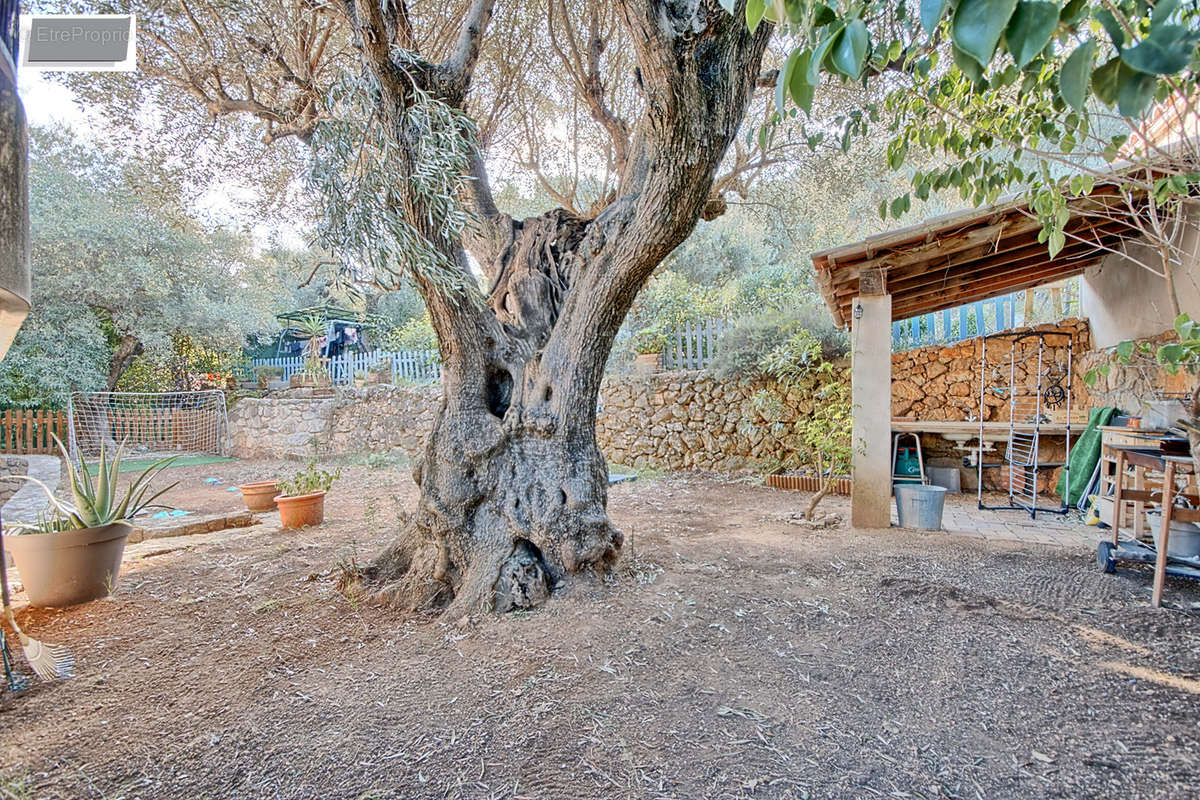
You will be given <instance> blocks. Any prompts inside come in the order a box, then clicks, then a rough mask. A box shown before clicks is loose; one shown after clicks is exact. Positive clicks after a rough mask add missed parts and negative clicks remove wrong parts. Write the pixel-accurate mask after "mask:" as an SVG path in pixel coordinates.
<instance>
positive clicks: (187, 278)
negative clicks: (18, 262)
mask: <svg viewBox="0 0 1200 800" xmlns="http://www.w3.org/2000/svg"><path fill="white" fill-rule="evenodd" d="M30 133H31V137H30V139H31V152H32V154H33V158H32V159H31V169H30V218H31V225H32V231H33V236H32V240H33V249H32V254H31V264H32V273H33V290H34V297H33V307H34V310H33V312H32V313H31V314H30V318H29V320H28V322H27V324H26V326H25V328H23V329H22V331H21V332H20V333H19V334H18V338H17V340H16V342H15V343H14V347H13V350H12V352H11V353H10V358H9V359H6V360H5V370H4V373H3V390H4V393H5V396H6V398H7V400H8V402H11V403H18V404H22V405H43V406H47V405H48V406H58V405H61V404H62V403H63V402H64V401H65V399H66V396H67V395H68V394H69V392H70V391H71V390H72V389H79V390H97V389H109V390H112V389H114V388H115V387H116V386H117V382H118V381H119V380H120V378H121V375H122V374H123V373H124V372H125V370H126V369H127V368H128V367H129V366H130V364H132V363H133V362H134V360H135V359H137V358H138V357H139V356H142V355H143V354H144V353H146V354H157V355H159V356H165V355H166V354H169V353H170V352H171V351H172V349H173V346H174V340H175V339H176V338H177V337H180V336H183V337H187V338H188V339H190V340H191V341H192V342H193V343H195V344H196V345H199V346H204V347H212V348H219V349H235V348H240V347H241V345H242V344H243V342H244V341H245V338H246V336H247V335H248V334H250V333H254V332H257V331H262V330H267V329H269V328H270V327H271V323H272V319H271V309H272V304H273V302H274V299H275V291H274V290H273V288H272V287H270V286H268V285H266V284H264V282H262V281H261V280H259V277H260V276H258V275H254V274H252V272H251V270H250V264H251V263H252V262H253V256H252V254H251V252H250V244H249V239H248V237H246V236H244V235H241V234H238V233H236V232H231V231H228V230H222V229H213V230H209V229H206V228H203V227H201V226H199V225H198V224H197V223H196V222H194V221H193V220H191V219H189V218H188V217H186V216H183V215H181V214H178V213H174V212H173V211H171V210H169V209H168V210H164V209H163V208H162V207H160V206H158V205H157V204H149V203H147V202H146V200H145V193H144V192H143V191H142V186H143V183H142V177H143V175H144V173H143V171H142V167H143V166H144V165H141V164H139V163H138V162H137V161H136V160H135V159H127V158H124V157H123V156H121V155H120V154H118V153H114V152H112V151H108V150H105V149H103V148H97V147H94V146H84V145H82V144H80V143H79V142H78V141H76V140H75V138H74V137H73V135H72V134H71V133H70V132H68V131H65V130H62V129H57V128H52V129H39V128H33V129H31V132H30Z"/></svg>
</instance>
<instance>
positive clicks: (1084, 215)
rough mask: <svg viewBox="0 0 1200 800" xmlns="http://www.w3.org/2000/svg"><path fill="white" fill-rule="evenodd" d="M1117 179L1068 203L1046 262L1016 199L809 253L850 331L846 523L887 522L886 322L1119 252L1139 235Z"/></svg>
mask: <svg viewBox="0 0 1200 800" xmlns="http://www.w3.org/2000/svg"><path fill="white" fill-rule="evenodd" d="M1115 183H1116V182H1115V181H1114V182H1111V183H1105V184H1103V185H1097V186H1096V187H1095V189H1094V191H1093V192H1092V194H1090V195H1086V196H1081V197H1076V198H1071V199H1069V200H1068V201H1067V205H1066V208H1067V211H1068V214H1069V217H1068V220H1067V223H1066V225H1065V227H1064V232H1065V235H1066V240H1065V244H1064V246H1063V247H1062V249H1061V250H1060V251H1059V252H1058V253H1056V254H1055V255H1054V256H1053V257H1051V255H1050V253H1049V250H1048V247H1047V245H1046V243H1045V242H1043V241H1039V236H1038V235H1039V232H1040V231H1041V230H1042V224H1041V222H1040V221H1039V220H1038V219H1037V215H1036V214H1034V213H1032V212H1031V211H1030V209H1029V207H1028V205H1027V204H1026V203H1025V202H1024V201H1023V200H1020V199H1011V200H1007V201H1004V202H1000V203H997V204H996V205H993V206H989V207H986V208H978V209H968V210H966V211H961V212H955V213H952V214H946V215H943V216H940V217H935V218H933V219H929V220H926V221H925V222H922V223H920V224H919V225H913V226H911V227H908V228H903V229H901V230H897V231H891V232H889V233H883V234H879V235H877V236H871V237H868V238H866V239H864V240H862V241H860V242H854V243H852V244H846V245H842V246H840V247H835V248H833V249H831V250H823V251H821V252H819V253H814V254H813V256H812V261H813V267H814V269H815V271H816V280H817V285H818V287H819V288H820V291H821V294H822V296H823V297H824V299H825V302H826V304H827V305H828V306H829V310H830V311H831V312H832V314H833V316H834V319H835V320H836V321H837V322H838V323H839V324H840V325H841V326H842V327H848V328H850V329H851V332H852V335H851V339H852V353H853V369H852V370H851V385H852V394H853V398H854V400H853V403H854V423H853V433H852V440H853V441H854V442H855V443H856V447H855V451H854V456H853V461H854V485H853V490H852V496H851V522H852V524H854V525H855V526H856V527H862V528H885V527H887V526H888V524H889V521H890V517H891V490H892V479H891V449H892V434H893V429H892V419H891V376H892V360H891V353H892V339H891V331H892V322H893V321H895V320H904V319H909V318H911V317H915V316H919V315H921V314H927V313H930V312H934V311H943V310H946V309H950V308H956V307H958V306H962V305H966V304H968V303H973V302H976V301H982V300H988V299H991V298H994V297H1000V296H1003V295H1007V294H1011V293H1013V292H1016V291H1020V290H1023V289H1030V288H1033V287H1035V286H1040V285H1043V284H1047V283H1053V282H1056V281H1059V280H1062V279H1064V278H1069V277H1072V276H1074V275H1079V274H1081V273H1082V272H1083V271H1084V270H1086V269H1087V268H1088V267H1091V266H1093V265H1095V264H1097V263H1099V262H1100V261H1101V260H1102V259H1103V258H1104V257H1105V256H1107V255H1108V254H1110V253H1113V252H1122V251H1123V249H1124V248H1123V247H1122V243H1123V241H1126V240H1130V239H1134V238H1137V237H1138V235H1139V234H1140V228H1139V224H1138V223H1139V220H1138V208H1137V206H1138V205H1139V203H1140V199H1139V198H1137V197H1128V196H1122V195H1120V194H1119V189H1118V187H1117V186H1116V185H1115Z"/></svg>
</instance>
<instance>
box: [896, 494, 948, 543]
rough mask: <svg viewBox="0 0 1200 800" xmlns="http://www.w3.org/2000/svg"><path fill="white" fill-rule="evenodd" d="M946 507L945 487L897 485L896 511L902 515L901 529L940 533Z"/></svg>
mask: <svg viewBox="0 0 1200 800" xmlns="http://www.w3.org/2000/svg"><path fill="white" fill-rule="evenodd" d="M945 507H946V488H945V487H944V486H922V485H920V484H914V483H910V484H903V483H898V484H896V510H897V511H898V512H899V514H900V527H902V528H920V529H922V530H927V531H940V530H941V529H942V510H943V509H944V508H945Z"/></svg>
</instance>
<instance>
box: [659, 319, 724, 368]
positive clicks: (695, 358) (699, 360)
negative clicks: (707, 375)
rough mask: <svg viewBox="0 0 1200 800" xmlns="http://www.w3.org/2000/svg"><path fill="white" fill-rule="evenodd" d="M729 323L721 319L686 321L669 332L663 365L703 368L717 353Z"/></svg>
mask: <svg viewBox="0 0 1200 800" xmlns="http://www.w3.org/2000/svg"><path fill="white" fill-rule="evenodd" d="M727 327H728V325H727V323H726V322H725V321H724V320H721V319H702V320H698V321H696V322H685V323H683V324H682V325H680V326H678V327H676V328H674V329H673V330H672V331H671V332H670V333H668V334H667V344H666V347H664V348H663V354H662V365H663V367H664V368H666V369H703V368H704V367H707V366H708V365H709V364H710V363H711V362H712V360H713V359H714V358H715V357H716V355H717V348H718V347H719V345H720V341H721V336H722V335H724V333H725V330H726V328H727Z"/></svg>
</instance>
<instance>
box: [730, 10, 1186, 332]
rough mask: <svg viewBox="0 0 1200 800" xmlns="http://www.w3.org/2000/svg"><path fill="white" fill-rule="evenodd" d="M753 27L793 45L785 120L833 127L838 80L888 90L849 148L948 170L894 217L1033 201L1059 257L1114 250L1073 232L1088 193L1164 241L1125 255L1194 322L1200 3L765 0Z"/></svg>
mask: <svg viewBox="0 0 1200 800" xmlns="http://www.w3.org/2000/svg"><path fill="white" fill-rule="evenodd" d="M726 5H727V7H728V8H729V10H730V12H731V13H733V12H734V11H735V9H734V8H733V6H732V4H726ZM739 13H741V12H740V11H739ZM745 16H746V22H747V25H748V26H749V27H750V28H751V29H753V28H755V27H756V26H757V25H759V24H762V21H763V20H775V21H778V22H779V23H780V25H779V28H780V31H781V36H782V38H783V39H784V40H785V41H786V42H787V43H788V46H789V47H790V48H791V52H790V55H789V56H788V60H787V62H786V64H785V66H784V68H783V69H781V70H780V72H779V74H778V79H777V82H776V97H777V98H778V104H779V107H780V109H786V111H784V113H783V114H782V115H781V116H780V117H778V118H777V119H776V120H775V121H776V122H779V121H783V120H784V119H785V118H798V119H799V124H800V127H801V129H802V130H804V131H806V132H807V131H808V130H809V129H810V128H812V127H819V124H818V123H817V122H815V121H814V120H812V119H811V116H810V117H809V118H808V119H806V118H805V116H804V115H808V114H810V112H811V107H812V102H813V99H812V98H813V93H814V90H815V89H816V87H818V86H819V85H821V83H822V82H823V81H825V82H827V81H829V80H830V79H832V80H835V81H841V82H851V81H855V82H861V83H863V84H867V85H871V84H874V85H882V86H883V87H884V90H885V92H886V97H885V99H884V100H883V102H882V103H879V104H868V105H866V106H865V107H864V109H863V110H862V112H861V113H857V114H851V115H849V116H847V117H846V118H845V119H843V120H842V121H841V122H842V124H841V127H840V128H839V129H838V131H837V133H838V134H839V135H840V136H841V137H842V139H843V141H844V142H846V143H847V144H848V143H849V142H850V141H851V140H852V139H853V138H854V137H856V136H870V135H874V134H875V133H876V132H878V131H879V129H880V128H881V127H882V128H883V129H884V130H885V131H886V133H887V134H888V135H889V136H890V142H889V144H888V154H887V160H888V164H889V165H890V166H891V167H892V168H893V169H899V168H901V167H902V165H904V164H905V162H906V161H909V160H911V159H912V158H913V156H914V155H916V154H921V153H924V154H926V155H933V156H935V157H936V158H937V159H938V160H940V161H941V162H942V163H940V164H937V165H936V166H933V167H932V168H928V169H918V170H915V171H914V172H913V175H912V180H911V183H912V185H911V188H910V190H909V191H907V192H904V193H900V194H898V195H897V196H895V197H893V198H892V199H891V200H890V201H888V202H882V203H881V204H880V207H879V214H880V216H882V217H888V216H891V217H896V218H898V217H900V216H902V215H904V214H905V213H907V212H909V211H910V209H911V207H912V204H913V201H914V200H915V199H919V200H925V199H927V198H929V197H930V195H931V194H935V193H937V192H939V191H947V190H948V191H955V192H957V193H958V194H959V196H960V197H961V198H962V199H963V200H967V201H969V202H971V203H972V204H974V205H982V204H985V203H992V202H995V201H996V200H997V199H999V198H1000V197H1001V196H1002V195H1004V194H1006V193H1008V192H1012V191H1020V192H1023V193H1025V195H1026V196H1027V199H1028V200H1029V208H1030V213H1031V215H1033V216H1036V217H1037V218H1038V219H1039V220H1040V221H1041V222H1042V230H1041V233H1040V239H1041V240H1042V241H1044V242H1045V243H1046V244H1047V249H1048V252H1049V253H1050V254H1051V255H1055V254H1057V253H1058V252H1059V251H1061V250H1062V249H1063V248H1064V247H1065V246H1066V245H1067V243H1068V242H1071V241H1075V240H1077V241H1087V242H1090V243H1093V244H1096V245H1097V246H1101V247H1103V246H1104V245H1103V244H1102V243H1100V242H1099V241H1098V237H1095V236H1094V235H1089V234H1088V233H1087V232H1086V231H1084V230H1083V229H1082V228H1081V227H1080V226H1078V225H1072V224H1069V223H1070V222H1071V216H1072V215H1071V212H1069V211H1068V209H1067V207H1066V206H1067V202H1068V200H1069V199H1070V198H1078V197H1082V196H1088V197H1089V198H1090V199H1089V201H1088V202H1082V203H1075V204H1073V208H1074V211H1075V213H1076V214H1077V215H1079V214H1082V215H1083V216H1085V217H1091V218H1092V221H1093V222H1097V223H1101V224H1104V225H1106V226H1107V227H1108V229H1109V230H1114V229H1116V230H1120V229H1122V228H1124V233H1126V234H1127V235H1128V237H1129V238H1138V237H1140V239H1141V240H1142V241H1143V242H1144V243H1146V244H1147V245H1149V251H1150V254H1151V255H1150V256H1149V257H1147V256H1145V255H1144V254H1143V253H1142V251H1140V250H1134V251H1132V252H1130V251H1129V250H1128V249H1127V248H1123V247H1122V248H1120V250H1121V252H1122V254H1123V255H1126V256H1128V257H1130V258H1132V259H1133V260H1134V261H1135V262H1137V263H1139V264H1140V265H1141V266H1143V267H1144V268H1146V269H1148V270H1150V271H1151V272H1153V273H1155V274H1157V275H1159V276H1161V277H1162V278H1163V279H1164V280H1165V281H1166V282H1167V288H1168V294H1169V296H1170V297H1171V302H1172V303H1173V306H1174V308H1173V310H1174V312H1175V313H1176V314H1178V313H1179V311H1180V309H1179V307H1178V300H1177V297H1176V293H1175V290H1174V286H1173V284H1172V281H1173V277H1174V275H1173V272H1172V269H1171V267H1172V266H1174V265H1176V264H1178V263H1179V262H1180V261H1181V258H1182V257H1183V256H1184V255H1186V254H1184V253H1182V252H1181V251H1180V249H1179V248H1180V243H1181V242H1183V241H1186V240H1187V237H1186V236H1185V235H1184V234H1185V231H1184V229H1185V228H1186V227H1188V226H1194V225H1195V224H1196V217H1197V210H1198V208H1197V206H1198V204H1200V200H1197V197H1196V194H1197V192H1196V186H1197V183H1198V182H1200V158H1198V156H1200V153H1197V150H1196V139H1195V136H1196V134H1197V133H1198V132H1200V131H1198V130H1197V128H1196V123H1195V119H1196V112H1197V109H1196V105H1195V104H1196V102H1197V100H1198V98H1200V93H1198V87H1197V85H1196V76H1197V67H1198V66H1200V62H1198V50H1197V46H1198V45H1200V8H1198V7H1197V5H1196V4H1195V3H1190V2H1180V1H1179V0H1159V2H1145V1H1144V0H1104V1H1103V2H1087V0H1069V2H1047V1H1045V0H921V1H920V2H910V3H896V4H893V3H876V2H867V3H853V4H836V3H835V4H825V3H821V2H810V1H808V0H777V1H775V2H762V1H761V0H754V2H751V3H749V4H748V6H747V8H746V9H745ZM818 135H819V134H818ZM1172 135H1173V138H1174V139H1175V141H1173V142H1171V143H1170V144H1167V143H1166V140H1167V139H1168V138H1172ZM1108 249H1113V248H1111V247H1109V248H1108Z"/></svg>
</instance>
